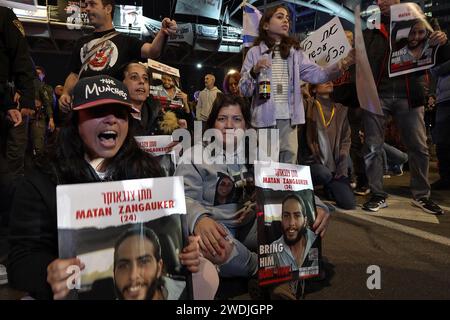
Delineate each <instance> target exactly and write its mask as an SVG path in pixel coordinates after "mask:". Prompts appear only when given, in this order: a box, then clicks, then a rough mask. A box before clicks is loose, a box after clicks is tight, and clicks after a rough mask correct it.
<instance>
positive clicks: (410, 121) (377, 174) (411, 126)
mask: <svg viewBox="0 0 450 320" xmlns="http://www.w3.org/2000/svg"><path fill="white" fill-rule="evenodd" d="M380 102H381V106H382V108H383V112H384V114H385V115H388V114H390V115H392V116H393V117H394V118H395V119H396V120H397V121H396V123H397V125H398V128H399V130H400V139H401V141H402V142H403V144H404V145H405V146H406V148H407V149H408V158H409V169H410V174H411V181H410V188H411V192H412V195H413V197H414V198H415V199H419V198H422V197H426V198H428V197H429V196H430V184H429V183H428V167H429V154H428V146H427V137H426V133H425V122H424V118H423V116H424V107H418V108H410V107H409V104H408V100H407V99H392V98H381V99H380ZM363 122H364V132H365V134H364V136H365V145H364V149H365V150H364V151H365V152H364V154H365V155H364V162H365V165H366V175H367V179H368V181H369V188H370V190H371V191H372V194H374V195H378V196H382V197H387V193H386V192H385V191H384V190H383V156H382V152H383V143H384V131H385V124H386V119H385V117H384V116H379V115H376V114H373V113H370V112H368V111H364V113H363Z"/></svg>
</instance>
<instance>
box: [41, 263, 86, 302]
mask: <svg viewBox="0 0 450 320" xmlns="http://www.w3.org/2000/svg"><path fill="white" fill-rule="evenodd" d="M70 266H78V267H79V268H80V270H83V269H84V267H85V266H84V263H82V262H81V261H80V259H78V258H72V259H56V260H53V262H52V263H50V264H49V265H48V267H47V282H48V283H49V284H50V287H51V288H52V291H53V299H55V300H58V299H64V298H65V297H66V296H67V295H68V294H69V292H70V289H69V283H68V280H69V277H71V276H73V273H68V268H69V267H70Z"/></svg>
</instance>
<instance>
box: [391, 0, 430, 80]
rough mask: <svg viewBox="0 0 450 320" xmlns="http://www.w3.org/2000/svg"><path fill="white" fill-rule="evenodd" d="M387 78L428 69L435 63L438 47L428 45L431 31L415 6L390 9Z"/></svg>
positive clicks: (413, 4) (408, 5)
mask: <svg viewBox="0 0 450 320" xmlns="http://www.w3.org/2000/svg"><path fill="white" fill-rule="evenodd" d="M390 31H391V32H390V35H391V38H390V47H391V51H390V56H389V77H395V76H399V75H402V74H407V73H411V72H415V71H419V70H424V69H429V68H431V67H433V66H434V64H435V61H436V51H437V49H438V46H437V45H436V46H431V45H430V43H429V38H430V35H431V33H432V32H433V28H432V27H431V26H430V24H429V23H428V21H427V20H426V17H425V15H424V13H423V12H422V10H421V9H420V7H419V5H418V4H416V3H401V4H396V5H393V6H391V25H390Z"/></svg>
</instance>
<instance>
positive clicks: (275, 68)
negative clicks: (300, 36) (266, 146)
mask: <svg viewBox="0 0 450 320" xmlns="http://www.w3.org/2000/svg"><path fill="white" fill-rule="evenodd" d="M289 28H290V12H289V10H288V9H287V8H286V7H284V6H283V5H278V6H275V7H272V8H269V9H267V10H266V11H265V12H264V15H263V16H262V18H261V20H260V22H259V36H258V38H257V39H256V40H255V43H254V45H253V47H252V48H251V49H250V50H249V52H248V53H247V55H246V57H245V61H244V63H243V65H242V70H241V80H240V82H239V86H240V89H241V92H242V94H243V95H244V96H246V97H251V96H253V100H252V125H253V126H254V127H255V128H258V129H261V128H277V129H279V135H280V157H279V159H280V162H284V163H296V162H297V149H298V139H297V125H298V124H302V123H304V122H305V114H304V110H303V101H302V95H301V89H300V86H301V83H300V80H303V81H306V82H310V83H323V82H326V81H328V80H332V79H334V78H337V77H338V76H339V75H340V74H341V72H342V71H344V70H346V69H348V67H349V66H350V65H352V64H353V63H354V61H353V60H354V58H353V55H354V54H353V52H351V54H349V56H347V57H346V58H344V59H342V60H341V61H339V62H338V63H336V64H333V65H331V66H328V67H326V68H323V67H320V66H318V65H317V64H315V63H314V62H312V61H311V60H309V58H308V57H307V56H306V54H305V53H304V52H303V51H302V49H301V48H300V43H299V42H298V41H297V40H296V39H294V38H292V37H289ZM263 70H264V71H267V72H264V73H268V75H269V79H270V87H271V94H270V98H268V99H262V98H261V96H260V95H259V91H260V90H261V89H259V88H258V87H257V83H258V77H259V75H260V73H261V72H262V71H263Z"/></svg>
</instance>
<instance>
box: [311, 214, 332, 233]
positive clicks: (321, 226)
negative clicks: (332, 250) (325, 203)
mask: <svg viewBox="0 0 450 320" xmlns="http://www.w3.org/2000/svg"><path fill="white" fill-rule="evenodd" d="M316 210H317V217H316V221H315V222H314V225H313V231H314V232H315V233H316V234H317V235H320V236H321V237H322V238H323V237H324V235H325V232H326V231H327V228H328V222H329V220H330V214H329V213H328V212H327V211H325V209H323V208H321V207H316Z"/></svg>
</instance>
